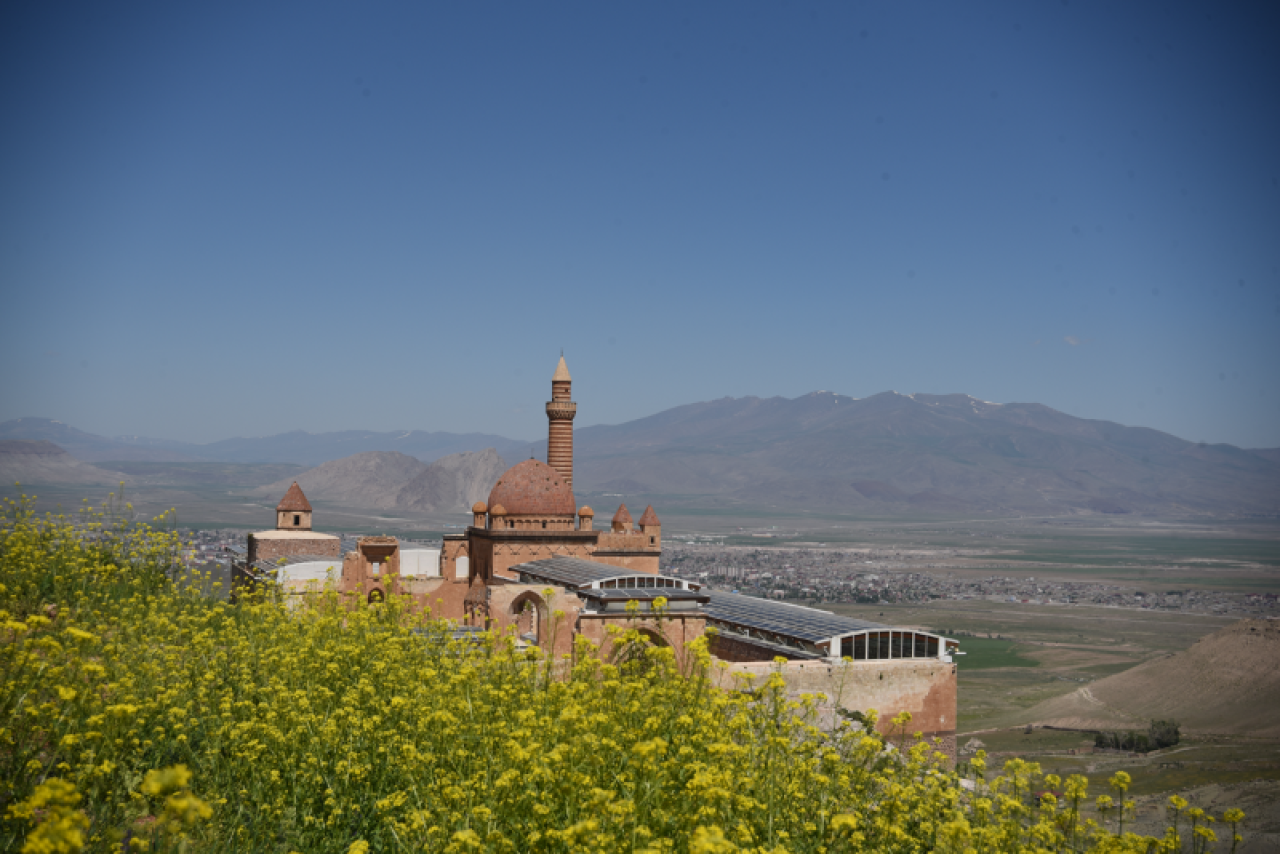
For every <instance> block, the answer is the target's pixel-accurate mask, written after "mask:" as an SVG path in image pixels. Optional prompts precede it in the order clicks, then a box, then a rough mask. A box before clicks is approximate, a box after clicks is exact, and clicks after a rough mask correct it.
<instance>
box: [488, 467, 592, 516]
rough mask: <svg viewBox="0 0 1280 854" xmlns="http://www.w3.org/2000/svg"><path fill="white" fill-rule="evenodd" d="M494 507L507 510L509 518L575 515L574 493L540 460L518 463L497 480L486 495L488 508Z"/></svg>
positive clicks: (554, 471)
mask: <svg viewBox="0 0 1280 854" xmlns="http://www.w3.org/2000/svg"><path fill="white" fill-rule="evenodd" d="M497 504H501V505H502V506H503V507H505V508H506V510H507V515H508V516H569V517H572V516H573V515H574V503H573V490H572V489H570V488H569V486H568V484H566V483H565V482H564V481H563V480H562V479H561V478H560V474H559V473H558V472H557V471H556V470H555V469H553V468H552V467H551V466H549V465H547V464H546V463H544V462H542V461H540V460H525V461H524V462H522V463H517V464H516V465H514V466H512V467H511V468H509V469H507V470H506V472H504V473H503V475H502V477H500V478H498V482H497V483H495V484H494V485H493V491H492V492H490V493H489V506H490V507H493V506H495V505H497ZM490 512H492V511H490Z"/></svg>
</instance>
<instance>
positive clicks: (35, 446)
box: [0, 439, 130, 486]
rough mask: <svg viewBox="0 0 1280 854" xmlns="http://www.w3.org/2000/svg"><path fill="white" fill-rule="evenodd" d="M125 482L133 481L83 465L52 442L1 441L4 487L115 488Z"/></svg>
mask: <svg viewBox="0 0 1280 854" xmlns="http://www.w3.org/2000/svg"><path fill="white" fill-rule="evenodd" d="M122 480H123V481H128V480H130V478H128V477H126V476H125V475H123V474H121V473H120V472H115V471H107V470H105V469H100V468H98V467H97V466H91V465H89V464H88V463H82V462H80V461H79V460H77V459H75V458H74V457H72V456H71V455H70V454H68V453H67V452H66V451H64V450H63V449H62V448H59V447H58V446H57V445H55V444H53V443H52V442H33V441H26V440H22V439H3V440H0V482H3V483H7V484H8V483H14V482H15V481H16V482H18V483H21V484H23V485H24V486H25V485H27V484H56V483H84V484H103V485H108V484H110V485H114V484H118V483H119V482H120V481H122Z"/></svg>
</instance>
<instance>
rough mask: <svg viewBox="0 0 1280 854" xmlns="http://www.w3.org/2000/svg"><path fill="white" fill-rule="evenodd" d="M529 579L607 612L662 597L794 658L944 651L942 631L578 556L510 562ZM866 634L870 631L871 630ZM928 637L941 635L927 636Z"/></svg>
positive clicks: (735, 635) (726, 631)
mask: <svg viewBox="0 0 1280 854" xmlns="http://www.w3.org/2000/svg"><path fill="white" fill-rule="evenodd" d="M511 569H512V570H513V571H515V572H516V573H518V574H519V577H520V580H521V581H522V582H524V583H526V584H538V583H543V584H554V585H556V586H558V587H564V588H566V589H568V590H571V591H573V592H574V593H576V594H577V595H578V596H579V597H581V598H583V599H587V600H590V601H592V602H593V603H595V607H597V608H600V609H602V610H604V611H615V610H618V608H619V606H620V605H623V604H625V603H627V602H632V601H634V602H636V603H638V604H639V605H640V606H641V607H642V608H644V607H645V606H647V605H649V604H650V603H652V602H653V600H655V599H657V598H659V597H662V598H665V599H667V600H668V601H669V602H670V603H671V607H672V609H673V610H680V611H684V612H685V613H686V614H688V613H690V612H692V611H696V613H697V614H698V615H700V616H702V617H704V618H705V619H706V621H707V625H708V626H713V627H715V628H716V629H718V630H719V631H721V632H722V633H723V634H724V635H725V637H726V638H727V639H737V640H739V641H743V642H746V643H749V644H752V645H754V646H758V647H761V648H763V649H767V650H773V651H775V652H778V653H783V654H786V655H788V656H790V657H792V658H823V657H831V658H838V657H841V656H842V655H847V656H850V657H852V658H855V659H863V658H871V659H880V658H903V657H905V658H912V657H921V656H922V655H923V653H919V652H917V651H916V646H917V645H918V644H919V645H922V646H921V649H924V650H925V652H926V653H928V652H929V651H930V650H932V653H931V654H937V653H939V652H941V653H943V654H945V653H946V649H947V644H948V643H950V642H948V641H946V640H945V639H944V638H942V637H941V636H939V635H935V634H933V633H932V632H922V631H918V630H915V629H904V628H902V627H898V628H894V627H893V626H888V625H885V624H884V623H875V622H872V621H870V620H859V619H856V618H854V617H842V616H840V615H838V614H832V613H831V612H829V611H821V610H818V609H817V608H806V607H804V606H803V605H791V604H788V603H785V602H777V601H774V600H772V599H759V598H756V597H754V596H743V595H741V594H739V593H729V592H726V591H723V590H711V589H708V588H703V587H702V586H701V585H700V584H697V583H695V582H692V581H687V580H685V579H682V578H675V577H673V576H666V575H651V574H649V573H638V572H627V571H626V570H623V569H619V568H617V567H614V566H609V565H608V564H603V563H597V562H596V561H593V560H583V559H582V558H576V557H553V558H546V559H543V560H535V561H529V562H528V563H521V564H517V565H516V566H513V567H511ZM866 633H870V634H869V635H868V634H866ZM926 638H936V641H934V640H926Z"/></svg>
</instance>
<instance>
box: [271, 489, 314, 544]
mask: <svg viewBox="0 0 1280 854" xmlns="http://www.w3.org/2000/svg"><path fill="white" fill-rule="evenodd" d="M276 530H277V531H310V530H311V502H310V501H308V500H307V496H305V495H303V494H302V487H300V486H298V482H297V481H296V480H295V481H294V482H293V486H291V487H289V490H288V492H286V493H285V494H284V498H281V499H280V503H279V504H277V505H276Z"/></svg>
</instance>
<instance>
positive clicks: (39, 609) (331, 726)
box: [0, 500, 1240, 854]
mask: <svg viewBox="0 0 1280 854" xmlns="http://www.w3.org/2000/svg"><path fill="white" fill-rule="evenodd" d="M180 546H181V543H180V542H178V538H177V537H176V535H174V534H173V533H172V532H166V531H164V530H162V528H161V527H160V526H156V527H152V526H146V525H134V524H131V523H113V522H112V521H111V520H110V516H109V514H108V515H99V516H96V517H94V516H87V517H86V518H84V519H81V520H76V521H73V520H67V519H64V518H49V517H45V518H43V519H41V518H37V517H36V516H35V515H34V513H33V512H32V509H31V503H30V502H29V501H26V500H23V501H17V502H10V503H8V504H7V505H6V506H5V508H4V510H3V519H2V520H0V710H2V714H0V849H3V850H5V851H23V852H36V853H37V854H38V853H39V852H75V851H82V850H83V851H94V852H108V851H191V852H206V851H207V852H281V854H287V852H294V851H296V852H383V851H387V852H390V851H396V852H398V851H445V852H464V851H493V852H530V851H556V852H587V851H591V852H599V851H604V852H611V851H652V852H675V851H679V852H685V851H688V852H704V854H713V852H734V851H757V852H766V851H768V852H782V851H791V852H840V851H885V852H894V851H901V852H908V851H910V852H919V851H954V852H965V851H982V852H998V851H1086V850H1087V851H1153V850H1162V851H1173V850H1178V848H1179V847H1180V846H1182V844H1183V842H1184V841H1185V842H1190V843H1191V845H1192V846H1199V848H1201V849H1202V848H1203V847H1204V846H1205V845H1208V844H1209V842H1210V841H1212V836H1213V832H1212V830H1210V829H1209V824H1208V817H1207V816H1205V815H1204V814H1203V813H1197V814H1196V815H1195V816H1194V817H1193V816H1192V815H1191V812H1192V811H1191V810H1188V809H1187V805H1186V804H1185V803H1183V804H1182V805H1181V806H1177V807H1176V813H1175V816H1174V819H1175V821H1174V824H1173V827H1172V828H1171V830H1170V832H1169V834H1168V835H1166V837H1165V838H1164V839H1148V838H1141V837H1137V836H1135V835H1133V834H1131V833H1126V832H1125V831H1124V829H1123V825H1122V822H1123V819H1124V816H1125V814H1126V811H1127V810H1128V809H1129V806H1128V804H1129V802H1126V801H1124V791H1123V789H1124V788H1126V787H1127V781H1119V780H1118V781H1116V783H1117V792H1118V794H1119V797H1120V801H1119V804H1118V805H1115V806H1114V807H1113V806H1112V804H1111V802H1110V800H1109V799H1108V800H1107V803H1106V808H1105V809H1104V812H1103V815H1104V817H1105V816H1107V815H1110V814H1111V813H1114V816H1115V821H1114V822H1112V821H1106V824H1107V826H1106V827H1103V826H1100V825H1099V824H1098V823H1096V822H1095V821H1093V820H1089V819H1085V818H1084V817H1083V816H1082V815H1081V811H1082V805H1083V804H1084V803H1085V798H1086V791H1085V785H1086V784H1085V781H1084V779H1083V778H1078V777H1077V778H1071V779H1069V780H1067V781H1066V782H1065V783H1062V782H1061V781H1058V780H1056V779H1053V778H1052V777H1044V776H1043V775H1041V774H1040V773H1039V769H1038V768H1037V767H1036V766H1034V765H1031V764H1026V763H1011V764H1010V765H1009V766H1006V769H1005V773H1004V774H1003V775H1002V776H999V777H996V778H995V779H992V780H990V781H988V780H986V779H984V776H985V773H984V772H985V768H984V761H983V758H982V757H981V755H980V756H979V757H978V758H977V759H975V760H972V761H971V762H970V763H969V767H970V769H971V771H972V773H973V777H972V778H971V779H969V780H967V781H966V780H963V779H962V778H961V777H959V776H957V775H956V774H955V773H954V772H952V771H950V770H948V768H947V765H946V759H945V757H944V756H943V755H942V754H941V753H940V752H938V749H937V745H934V744H930V743H927V742H924V741H920V740H916V741H914V742H912V741H911V740H910V739H905V738H901V737H898V738H894V737H892V736H891V737H889V738H884V737H881V736H879V735H876V734H875V733H874V730H873V728H867V729H864V728H862V727H861V726H857V725H850V724H849V723H847V722H845V723H842V724H840V725H839V726H838V727H837V728H836V729H835V730H834V731H833V730H829V729H828V730H823V729H820V728H818V727H817V726H815V725H814V721H815V720H816V716H815V714H814V704H815V700H814V699H813V698H808V699H804V700H801V701H798V702H797V701H792V700H789V699H788V698H787V696H786V694H785V691H784V686H783V682H782V679H781V677H780V676H778V675H776V674H775V675H774V676H773V677H772V678H769V679H767V680H764V681H763V683H762V684H758V685H738V686H735V687H734V688H733V689H731V690H725V689H724V688H722V687H721V686H719V685H718V684H717V682H716V679H715V676H714V673H715V671H714V668H712V667H711V666H710V657H709V656H708V655H707V651H706V648H705V646H704V645H703V646H698V645H695V647H694V648H693V649H692V650H691V652H690V656H686V658H685V660H684V661H682V662H681V667H677V666H676V662H675V659H674V656H673V655H672V654H671V650H670V649H669V648H662V647H654V646H651V645H649V644H648V641H647V640H646V636H644V635H642V634H640V633H636V635H635V636H634V637H630V638H625V639H623V640H624V641H626V642H627V643H630V644H631V645H632V647H633V649H632V651H631V654H627V655H621V656H613V657H612V658H611V660H603V659H602V657H601V656H600V655H599V654H598V652H599V651H598V650H596V649H594V648H593V647H592V646H591V644H590V643H588V642H587V641H585V640H582V639H579V642H578V644H577V645H576V647H575V648H574V652H573V653H572V655H569V656H566V657H565V658H564V659H563V660H560V661H556V662H550V661H547V660H546V658H545V657H544V656H543V653H541V652H540V651H539V650H538V649H536V648H532V649H518V648H517V647H516V645H515V644H514V643H513V639H512V638H510V637H507V636H501V635H497V636H494V635H489V636H485V637H483V638H482V640H481V642H480V643H474V642H471V641H466V642H462V641H455V640H453V639H452V636H451V635H450V633H449V626H448V625H447V624H444V623H442V622H440V621H435V620H432V619H431V618H430V615H429V614H422V613H417V612H415V611H413V610H412V609H411V608H409V607H408V604H407V603H406V602H403V601H399V600H398V599H396V598H395V597H392V598H391V599H390V600H389V601H387V602H385V603H382V604H378V605H372V606H371V605H367V604H363V605H358V606H354V607H353V606H350V605H349V604H347V603H344V602H342V601H341V600H340V598H339V597H338V596H337V595H336V594H329V595H324V594H321V595H318V596H316V597H313V598H312V600H311V602H310V603H309V604H308V605H307V606H305V607H300V608H290V607H287V606H286V605H284V604H282V603H281V602H279V601H277V598H276V597H273V596H272V594H271V591H266V592H265V594H264V595H262V596H259V597H253V598H250V599H249V600H248V601H245V600H242V601H241V602H240V603H239V604H237V605H229V604H227V603H226V602H223V601H218V600H217V599H213V598H208V597H206V596H204V595H202V594H201V593H200V592H199V590H198V589H196V587H195V586H193V585H189V584H188V585H183V584H177V583H174V582H173V581H172V580H171V579H172V578H173V577H174V575H175V570H176V566H177V563H176V561H177V555H178V554H179V552H180ZM870 718H872V720H870V721H869V723H872V724H873V723H874V715H871V716H870ZM898 723H899V724H905V720H901V719H900V720H899V721H898ZM1044 788H1049V789H1058V788H1061V789H1062V790H1063V791H1064V795H1063V796H1062V799H1061V801H1059V799H1057V798H1055V797H1054V796H1052V795H1049V796H1045V795H1041V796H1039V798H1038V799H1037V798H1036V797H1035V796H1034V795H1033V792H1035V791H1037V790H1041V789H1044ZM1100 806H1101V804H1100ZM1106 809H1110V813H1109V812H1107V811H1106ZM1179 817H1182V818H1183V819H1184V822H1183V823H1184V824H1192V825H1193V826H1192V827H1190V828H1189V829H1188V830H1187V834H1181V833H1180V829H1179V824H1178V818H1179ZM1239 818H1240V817H1239V816H1237V815H1236V814H1234V813H1233V814H1232V815H1230V816H1228V820H1229V821H1232V824H1233V830H1234V824H1235V823H1236V822H1238V820H1239ZM1193 819H1194V821H1193ZM1104 820H1105V819H1104ZM1206 831H1207V834H1206ZM1184 835H1185V836H1187V838H1186V839H1184V838H1183V836H1184Z"/></svg>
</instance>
